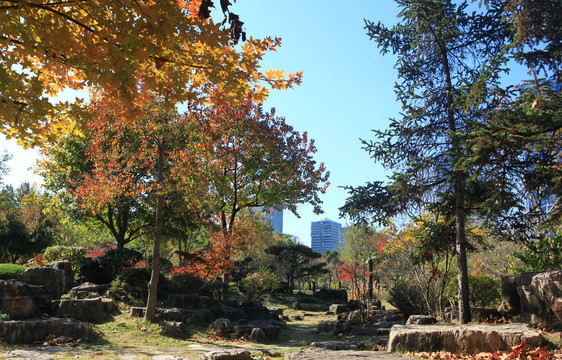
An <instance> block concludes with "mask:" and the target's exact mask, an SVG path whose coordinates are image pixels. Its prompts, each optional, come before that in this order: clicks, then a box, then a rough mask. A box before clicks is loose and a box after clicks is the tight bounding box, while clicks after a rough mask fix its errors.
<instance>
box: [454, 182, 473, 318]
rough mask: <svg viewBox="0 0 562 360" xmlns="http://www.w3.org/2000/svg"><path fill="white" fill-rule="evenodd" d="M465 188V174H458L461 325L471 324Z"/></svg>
mask: <svg viewBox="0 0 562 360" xmlns="http://www.w3.org/2000/svg"><path fill="white" fill-rule="evenodd" d="M464 187H465V174H464V173H463V172H461V171H458V172H457V179H456V188H457V189H456V191H457V197H456V200H457V201H456V203H457V206H456V207H457V208H456V211H455V216H456V228H457V241H456V248H457V265H458V284H459V321H460V323H461V324H467V323H469V322H470V320H471V319H470V304H469V297H468V265H467V261H466V232H465V222H466V220H465V213H464Z"/></svg>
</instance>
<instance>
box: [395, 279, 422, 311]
mask: <svg viewBox="0 0 562 360" xmlns="http://www.w3.org/2000/svg"><path fill="white" fill-rule="evenodd" d="M388 302H389V303H390V304H391V305H392V306H394V307H395V308H396V309H398V311H400V312H401V313H402V314H404V316H405V317H406V318H407V317H409V316H410V315H426V314H427V306H426V305H425V302H424V299H423V294H422V292H421V290H420V288H419V286H416V284H412V283H410V282H408V281H406V280H403V279H400V280H398V281H396V282H395V283H394V285H393V286H392V287H391V288H390V289H389V291H388Z"/></svg>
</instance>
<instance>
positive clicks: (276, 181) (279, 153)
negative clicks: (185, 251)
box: [178, 92, 329, 232]
mask: <svg viewBox="0 0 562 360" xmlns="http://www.w3.org/2000/svg"><path fill="white" fill-rule="evenodd" d="M214 100H215V101H214V102H213V103H212V105H211V106H207V107H204V108H199V107H194V108H192V115H193V116H194V117H195V119H196V122H197V124H198V127H199V128H200V131H201V138H200V142H199V143H198V144H197V146H198V147H199V148H201V149H204V151H203V153H205V154H207V155H208V156H209V158H208V159H207V160H206V167H207V171H208V174H209V196H211V197H212V203H213V204H214V208H213V210H214V212H215V214H217V216H218V217H219V221H220V225H221V227H222V228H223V230H225V231H227V232H230V231H231V230H232V229H233V228H234V225H235V221H236V216H237V214H238V213H239V212H240V211H241V210H243V209H245V208H254V207H268V208H271V207H275V208H286V209H289V210H290V211H292V212H293V213H295V214H296V215H298V214H297V212H296V208H297V205H298V204H301V203H309V204H312V205H313V206H314V211H315V212H316V213H321V212H322V210H321V208H320V205H321V203H322V201H321V200H320V197H319V195H320V194H321V193H324V192H325V190H326V187H327V186H328V182H327V179H328V177H329V172H327V171H326V169H325V167H324V164H318V165H317V164H316V162H315V161H314V159H313V157H312V155H313V154H314V153H315V152H316V148H315V146H314V141H313V140H309V139H308V137H307V133H306V132H305V133H303V134H300V133H299V132H297V131H295V130H294V129H293V127H292V126H290V125H288V124H287V123H286V122H285V119H284V118H281V117H276V116H275V110H274V109H272V111H271V112H270V113H266V112H264V111H263V109H262V106H261V104H259V103H258V102H257V100H259V96H257V94H256V92H250V93H248V94H246V96H245V97H244V99H243V101H241V102H236V101H233V100H228V99H227V100H224V99H223V100H219V99H217V98H214ZM178 168H179V169H184V168H187V169H188V168H189V167H181V166H180V167H178Z"/></svg>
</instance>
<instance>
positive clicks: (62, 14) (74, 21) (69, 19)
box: [0, 0, 94, 32]
mask: <svg viewBox="0 0 562 360" xmlns="http://www.w3.org/2000/svg"><path fill="white" fill-rule="evenodd" d="M8 1H11V2H13V3H18V2H19V1H15V0H8ZM26 5H28V6H29V7H32V8H36V9H41V10H45V11H48V12H52V13H54V14H56V15H58V16H61V17H63V18H65V19H67V20H68V21H70V22H72V23H74V24H75V25H78V26H80V27H81V28H83V29H85V30H88V31H90V32H94V29H92V28H91V27H89V26H88V25H86V24H83V23H82V22H80V21H78V20H77V19H74V18H73V17H72V16H70V15H67V14H65V13H63V12H60V11H58V10H56V9H53V8H52V7H50V6H48V5H50V4H36V3H27V4H26ZM22 7H23V6H18V5H13V6H5V7H0V9H17V8H22Z"/></svg>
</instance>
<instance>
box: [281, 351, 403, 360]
mask: <svg viewBox="0 0 562 360" xmlns="http://www.w3.org/2000/svg"><path fill="white" fill-rule="evenodd" d="M318 359H322V360H359V359H370V360H377V359H380V360H404V359H405V358H403V357H402V356H400V355H396V354H392V353H388V352H385V351H352V350H348V351H345V350H343V351H341V350H340V351H338V350H322V349H316V350H297V351H292V352H289V353H286V354H285V360H318Z"/></svg>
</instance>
